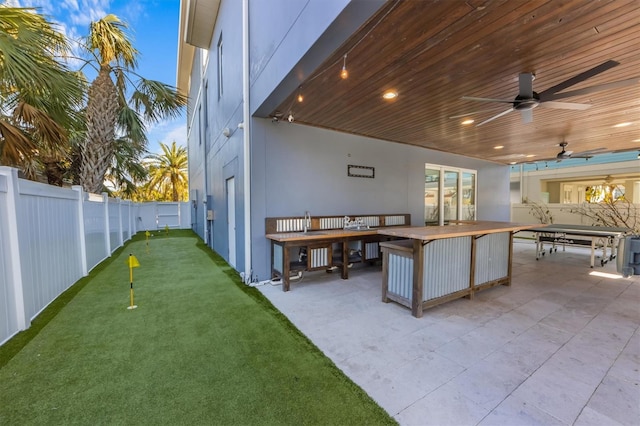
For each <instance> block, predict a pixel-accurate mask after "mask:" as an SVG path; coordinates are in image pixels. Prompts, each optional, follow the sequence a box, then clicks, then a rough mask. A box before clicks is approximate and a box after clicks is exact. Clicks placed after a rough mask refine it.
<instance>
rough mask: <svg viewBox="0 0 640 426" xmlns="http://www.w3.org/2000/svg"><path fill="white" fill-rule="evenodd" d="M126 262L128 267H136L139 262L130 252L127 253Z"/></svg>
mask: <svg viewBox="0 0 640 426" xmlns="http://www.w3.org/2000/svg"><path fill="white" fill-rule="evenodd" d="M127 264H128V265H129V268H137V267H139V266H140V262H138V259H137V258H136V257H135V256H134V255H132V254H130V255H129V259H127Z"/></svg>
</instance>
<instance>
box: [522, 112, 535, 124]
mask: <svg viewBox="0 0 640 426" xmlns="http://www.w3.org/2000/svg"><path fill="white" fill-rule="evenodd" d="M520 115H521V116H522V122H523V123H531V122H532V121H533V110H532V109H523V110H522V111H520Z"/></svg>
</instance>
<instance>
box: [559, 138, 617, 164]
mask: <svg viewBox="0 0 640 426" xmlns="http://www.w3.org/2000/svg"><path fill="white" fill-rule="evenodd" d="M567 145H569V142H564V141H562V142H560V143H559V144H558V146H560V147H562V151H560V152H559V153H558V154H557V155H556V161H558V162H560V161H562V160H568V159H569V158H586V159H587V160H588V159H589V158H592V157H593V154H594V153H596V152H598V151H603V150H605V149H606V148H596V149H591V150H589V151H582V152H578V153H577V154H575V155H573V151H567V150H566V148H567Z"/></svg>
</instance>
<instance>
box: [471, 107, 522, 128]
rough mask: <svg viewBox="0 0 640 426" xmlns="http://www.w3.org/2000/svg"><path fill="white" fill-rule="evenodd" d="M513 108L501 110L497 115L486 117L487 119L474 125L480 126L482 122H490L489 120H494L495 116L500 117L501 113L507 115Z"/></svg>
mask: <svg viewBox="0 0 640 426" xmlns="http://www.w3.org/2000/svg"><path fill="white" fill-rule="evenodd" d="M513 110H514V109H513V108H509V109H508V110H506V111H503V112H501V113H500V114H498V115H494V116H493V117H491V118H488V119H486V120H484V121H483V122H482V123H478V125H477V126H476V127H480V126H482V125H483V124H486V123H488V122H490V121H493V120H495V119H496V118H500V117H502V116H503V115H507V114H509V113H510V112H511V111H513Z"/></svg>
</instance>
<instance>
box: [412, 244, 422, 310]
mask: <svg viewBox="0 0 640 426" xmlns="http://www.w3.org/2000/svg"><path fill="white" fill-rule="evenodd" d="M423 264H424V246H423V245H422V241H421V240H413V289H412V292H411V314H412V315H413V316H414V317H416V318H422V296H423V286H424V283H423V270H422V268H423V266H422V265H423Z"/></svg>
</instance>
